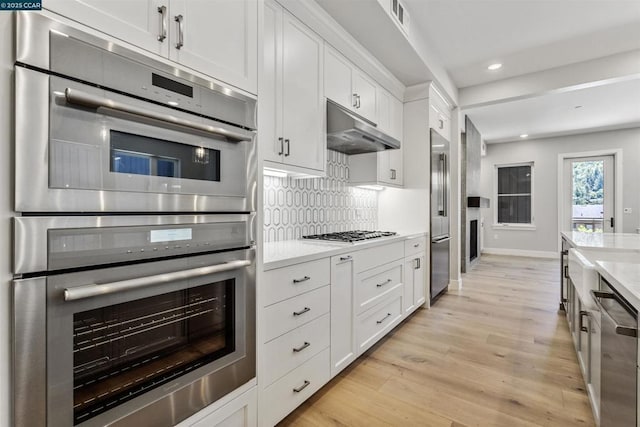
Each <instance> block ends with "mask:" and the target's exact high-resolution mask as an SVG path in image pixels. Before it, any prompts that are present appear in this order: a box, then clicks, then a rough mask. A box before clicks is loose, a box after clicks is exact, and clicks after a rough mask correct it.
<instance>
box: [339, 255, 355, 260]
mask: <svg viewBox="0 0 640 427" xmlns="http://www.w3.org/2000/svg"><path fill="white" fill-rule="evenodd" d="M352 258H353V257H352V256H351V255H349V256H341V257H340V261H351V259H352Z"/></svg>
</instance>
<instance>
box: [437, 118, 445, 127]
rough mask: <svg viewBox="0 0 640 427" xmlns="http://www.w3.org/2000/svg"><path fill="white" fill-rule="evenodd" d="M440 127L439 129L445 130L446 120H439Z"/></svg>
mask: <svg viewBox="0 0 640 427" xmlns="http://www.w3.org/2000/svg"><path fill="white" fill-rule="evenodd" d="M438 127H439V128H440V129H444V120H442V119H438Z"/></svg>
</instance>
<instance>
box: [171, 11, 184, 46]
mask: <svg viewBox="0 0 640 427" xmlns="http://www.w3.org/2000/svg"><path fill="white" fill-rule="evenodd" d="M173 19H174V20H175V21H176V22H177V23H178V43H176V49H182V46H184V17H183V16H182V15H176V16H175V17H174V18H173Z"/></svg>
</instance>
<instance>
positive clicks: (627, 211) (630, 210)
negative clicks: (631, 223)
mask: <svg viewBox="0 0 640 427" xmlns="http://www.w3.org/2000/svg"><path fill="white" fill-rule="evenodd" d="M631 212H632V209H631V208H624V213H626V214H630V213H631Z"/></svg>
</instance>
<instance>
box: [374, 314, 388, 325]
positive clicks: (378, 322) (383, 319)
mask: <svg viewBox="0 0 640 427" xmlns="http://www.w3.org/2000/svg"><path fill="white" fill-rule="evenodd" d="M389 316H391V313H387V315H386V316H384V317H383V318H382V319H380V320H376V323H377V324H378V325H379V324H380V323H382V322H384V321H385V320H387V318H388V317H389Z"/></svg>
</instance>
